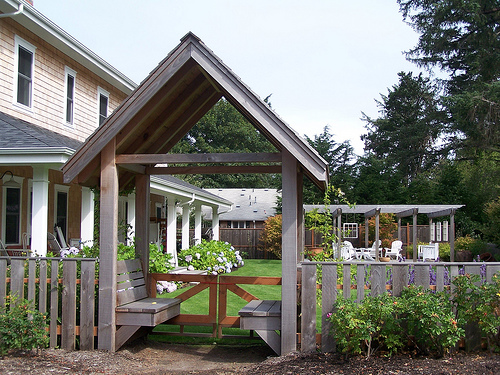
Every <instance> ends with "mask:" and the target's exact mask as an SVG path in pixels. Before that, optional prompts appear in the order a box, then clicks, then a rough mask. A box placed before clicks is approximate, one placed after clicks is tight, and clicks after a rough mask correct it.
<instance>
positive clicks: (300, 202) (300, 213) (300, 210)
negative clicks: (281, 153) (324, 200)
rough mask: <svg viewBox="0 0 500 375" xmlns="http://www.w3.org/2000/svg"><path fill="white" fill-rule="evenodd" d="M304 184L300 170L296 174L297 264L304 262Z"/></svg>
mask: <svg viewBox="0 0 500 375" xmlns="http://www.w3.org/2000/svg"><path fill="white" fill-rule="evenodd" d="M303 183H304V173H303V172H302V170H300V171H299V172H298V174H297V264H299V263H300V262H302V261H304V250H305V245H306V242H305V230H306V223H305V218H304V194H303V189H302V185H303Z"/></svg>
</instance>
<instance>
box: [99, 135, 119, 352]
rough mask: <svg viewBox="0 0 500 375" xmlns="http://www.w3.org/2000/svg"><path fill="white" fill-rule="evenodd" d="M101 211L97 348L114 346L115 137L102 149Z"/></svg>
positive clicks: (113, 348) (116, 225)
mask: <svg viewBox="0 0 500 375" xmlns="http://www.w3.org/2000/svg"><path fill="white" fill-rule="evenodd" d="M100 188H101V210H100V211H101V214H100V216H101V217H100V243H99V246H100V251H99V258H100V270H101V272H100V274H99V325H98V332H99V333H98V348H99V349H103V350H108V351H114V350H115V339H116V316H115V308H116V256H117V255H116V254H117V247H118V243H117V238H118V171H117V168H116V164H115V138H113V139H112V140H111V141H110V142H109V143H108V144H107V145H106V146H105V147H104V148H103V149H102V151H101V186H100Z"/></svg>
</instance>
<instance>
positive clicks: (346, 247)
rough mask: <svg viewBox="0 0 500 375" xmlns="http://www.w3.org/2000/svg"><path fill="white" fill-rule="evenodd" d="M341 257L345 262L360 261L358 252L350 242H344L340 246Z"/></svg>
mask: <svg viewBox="0 0 500 375" xmlns="http://www.w3.org/2000/svg"><path fill="white" fill-rule="evenodd" d="M340 256H341V257H342V258H343V259H345V260H351V259H358V256H357V253H356V250H355V249H354V246H352V243H350V242H349V241H344V242H342V244H341V245H340Z"/></svg>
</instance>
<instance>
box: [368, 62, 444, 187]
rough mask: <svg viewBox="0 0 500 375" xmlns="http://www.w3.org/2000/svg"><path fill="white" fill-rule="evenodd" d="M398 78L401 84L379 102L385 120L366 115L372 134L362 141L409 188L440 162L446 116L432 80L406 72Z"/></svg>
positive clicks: (369, 133)
mask: <svg viewBox="0 0 500 375" xmlns="http://www.w3.org/2000/svg"><path fill="white" fill-rule="evenodd" d="M398 76H399V82H398V84H397V85H394V86H393V87H392V89H389V93H388V94H387V95H381V97H382V100H381V101H378V102H377V103H378V106H379V109H380V114H381V116H380V117H379V118H377V119H372V118H370V117H368V116H366V115H364V117H363V120H364V121H365V122H366V126H365V127H366V129H367V130H368V133H367V134H364V135H363V136H361V139H362V140H364V142H365V151H367V152H368V153H370V154H372V155H373V156H374V157H376V158H378V159H381V160H385V161H386V163H385V164H386V167H387V168H390V172H392V173H393V174H394V175H395V176H397V178H398V179H400V181H401V183H403V184H405V185H406V186H408V185H409V184H410V183H411V182H412V181H414V180H415V178H416V177H417V175H418V174H419V173H421V172H422V171H424V170H426V169H428V167H429V166H430V165H432V164H434V163H435V162H436V160H437V152H436V140H437V139H438V137H439V136H440V134H441V130H442V128H441V124H442V118H443V114H442V112H441V111H440V109H439V105H438V99H437V96H436V92H435V89H434V88H433V87H432V85H431V83H430V81H429V79H428V78H425V77H423V76H422V74H419V75H418V76H417V77H414V76H413V74H412V73H404V72H401V73H399V74H398Z"/></svg>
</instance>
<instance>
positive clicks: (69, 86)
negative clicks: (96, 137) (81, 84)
mask: <svg viewBox="0 0 500 375" xmlns="http://www.w3.org/2000/svg"><path fill="white" fill-rule="evenodd" d="M65 73H66V78H65V97H66V103H65V105H66V110H65V113H66V124H68V125H73V115H74V110H75V79H76V72H75V71H74V70H72V69H70V68H68V67H66V68H65Z"/></svg>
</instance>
